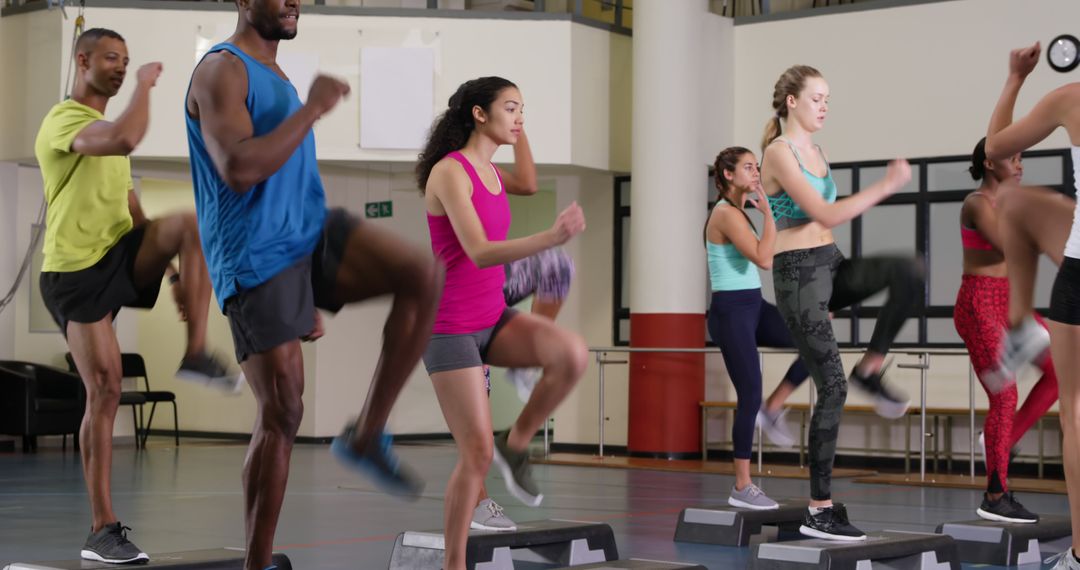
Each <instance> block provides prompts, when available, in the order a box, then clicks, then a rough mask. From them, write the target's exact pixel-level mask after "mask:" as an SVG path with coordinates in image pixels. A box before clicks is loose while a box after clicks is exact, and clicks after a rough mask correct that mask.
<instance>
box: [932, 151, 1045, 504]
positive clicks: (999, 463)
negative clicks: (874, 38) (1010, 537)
mask: <svg viewBox="0 0 1080 570" xmlns="http://www.w3.org/2000/svg"><path fill="white" fill-rule="evenodd" d="M985 145H986V139H985V138H984V139H982V140H980V141H979V142H978V144H976V145H975V150H974V152H972V155H971V167H970V168H969V169H968V170H969V171H970V172H971V177H972V178H974V179H975V180H977V181H978V180H981V181H982V183H981V184H979V188H978V189H977V190H975V191H974V192H972V193H970V194H968V195H967V197H966V198H965V199H964V204H963V206H962V207H961V209H960V220H959V221H960V239H961V242H962V244H963V246H964V274H963V276H962V277H961V283H960V290H959V291H957V293H956V305H955V307H954V308H953V324H955V325H956V332H957V333H959V334H960V338H962V339H963V340H964V345H965V346H967V350H968V355H969V357H970V358H971V366H972V368H973V369H974V370H975V375H976V376H977V377H978V378H979V382H980V383H982V385H983V389H985V390H986V395H987V396H988V398H989V400H990V411H989V413H987V415H986V423H985V424H983V431H982V433H981V434H979V441H980V442H981V443H982V449H983V462H984V463H985V465H986V492H985V493H984V494H983V500H982V504H981V505H979V508H978V509H976V511H975V513H976V514H977V515H979V516H980V517H982V518H984V519H988V520H992V521H999V522H1007V523H1034V522H1038V520H1039V517H1038V515H1036V514H1034V513H1032V512H1030V511H1028V510H1027V509H1026V508H1024V506H1023V505H1021V504H1020V501H1018V500H1017V499H1016V497H1015V496H1014V495H1013V494H1012V493H1010V492H1009V462H1010V461H1011V460H1012V455H1013V452H1012V450H1013V449H1014V448H1015V447H1016V446H1017V444H1018V443H1019V442H1020V438H1022V437H1023V436H1024V433H1026V432H1027V430H1028V429H1030V428H1031V426H1033V425H1035V422H1036V421H1037V420H1038V419H1039V418H1040V417H1042V415H1043V414H1044V413H1045V412H1046V410H1048V409H1050V406H1053V405H1054V402H1056V401H1057V397H1058V381H1057V375H1056V374H1055V372H1054V365H1053V362H1051V361H1050V359H1049V358H1046V359H1045V360H1042V361H1041V362H1040V363H1039V364H1038V366H1039V368H1041V369H1042V372H1043V374H1042V379H1040V380H1039V382H1038V383H1037V384H1035V386H1034V387H1032V389H1031V392H1030V393H1029V394H1028V397H1027V399H1026V400H1024V405H1023V406H1021V407H1020V410H1019V411H1017V409H1016V403H1017V401H1018V396H1017V391H1016V379H1015V378H1014V377H1013V376H1012V375H1011V374H1009V373H1006V372H1003V371H1002V370H1001V368H1000V367H999V366H998V357H999V352H1000V349H1001V338H1002V336H1004V334H1005V327H1006V326H1007V325H1008V321H1009V278H1008V276H1007V275H1008V271H1007V270H1006V266H1005V255H1004V253H1002V246H1001V233H1000V232H999V230H998V215H997V198H998V193H999V192H1000V191H1001V187H1002V186H1004V185H1006V184H1009V183H1013V184H1016V183H1019V182H1020V178H1021V176H1022V175H1023V173H1024V168H1023V166H1022V164H1021V163H1020V155H1019V154H1015V155H1013V156H1010V157H1008V158H1006V159H1002V160H988V159H987V158H986V150H985ZM1036 318H1038V319H1039V321H1040V322H1041V318H1039V317H1038V316H1036Z"/></svg>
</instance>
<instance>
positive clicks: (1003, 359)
mask: <svg viewBox="0 0 1080 570" xmlns="http://www.w3.org/2000/svg"><path fill="white" fill-rule="evenodd" d="M1049 348H1050V333H1049V332H1048V331H1047V330H1046V329H1045V328H1043V326H1042V325H1040V324H1039V322H1038V321H1036V320H1035V318H1034V317H1031V316H1028V317H1025V318H1024V320H1023V321H1021V322H1020V324H1019V325H1018V326H1017V327H1016V328H1014V329H1009V330H1007V331H1006V332H1005V335H1004V336H1002V338H1001V348H1000V352H999V353H998V366H997V369H995V370H994V371H992V372H990V373H989V374H987V375H986V376H987V378H986V380H985V383H986V387H987V389H988V390H990V391H991V392H993V393H995V394H996V393H998V392H1000V391H1001V390H1003V389H1005V388H1008V387H1009V386H1011V385H1013V384H1015V383H1016V378H1017V377H1018V376H1019V375H1020V372H1021V371H1022V370H1023V369H1024V368H1026V367H1028V366H1029V365H1031V363H1033V362H1035V361H1036V360H1038V359H1039V358H1040V357H1042V355H1043V354H1045V353H1046V351H1047V350H1048V349H1049Z"/></svg>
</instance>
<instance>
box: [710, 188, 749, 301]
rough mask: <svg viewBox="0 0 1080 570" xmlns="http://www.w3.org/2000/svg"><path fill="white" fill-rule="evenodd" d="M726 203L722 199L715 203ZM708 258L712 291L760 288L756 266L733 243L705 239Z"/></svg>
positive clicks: (718, 204)
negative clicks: (719, 242) (713, 241)
mask: <svg viewBox="0 0 1080 570" xmlns="http://www.w3.org/2000/svg"><path fill="white" fill-rule="evenodd" d="M720 204H727V202H725V201H724V200H720V201H719V202H717V203H716V205H717V207H719V206H720ZM705 251H706V253H707V254H708V259H709V282H710V283H711V284H712V290H713V291H743V290H745V289H761V276H759V275H758V270H757V266H756V265H754V264H753V263H750V260H749V259H747V258H746V257H745V256H744V255H743V254H741V253H739V250H738V249H737V248H736V247H735V244H733V243H724V244H717V243H712V242H711V241H709V240H708V239H706V240H705Z"/></svg>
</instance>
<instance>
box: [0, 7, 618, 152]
mask: <svg viewBox="0 0 1080 570" xmlns="http://www.w3.org/2000/svg"><path fill="white" fill-rule="evenodd" d="M86 18H87V22H88V25H92V26H107V27H110V28H113V29H115V30H117V31H118V32H120V33H121V34H122V35H124V37H125V39H126V40H127V44H128V49H129V53H130V54H131V58H132V65H133V66H134V67H137V66H139V65H141V64H144V63H146V62H149V61H161V62H162V63H163V64H164V73H163V75H162V77H161V79H160V80H159V81H158V86H157V87H156V88H155V90H154V93H153V99H152V108H151V127H150V131H149V133H148V135H147V137H146V139H145V140H144V141H143V143H142V144H141V145H140V147H139V149H138V150H137V151H136V155H135V156H141V157H164V158H186V156H187V139H186V131H185V126H184V117H183V114H182V113H183V112H182V109H183V104H184V96H185V93H186V89H187V85H188V81H189V78H190V76H191V72H192V70H193V69H194V66H195V63H196V62H195V46H196V40H197V37H199V36H200V35H203V36H210V37H215V38H216V37H218V34H219V33H220V34H223V35H228V34H229V33H231V29H232V28H233V27H234V26H235V21H236V15H235V13H234V12H232V11H220V10H194V9H192V10H149V9H143V10H139V9H118V8H92V7H91V8H88V9H87V10H86ZM4 20H5V24H8V25H9V26H16V25H21V24H24V23H31V24H33V25H34V26H39V27H42V28H44V27H48V28H49V29H48V30H45V29H42V30H41V31H40V32H39V33H35V34H33V38H26V39H25V40H23V41H21V42H19V41H15V42H14V43H15V45H13V46H12V47H13V48H14V49H16V50H21V49H22V48H23V46H27V48H28V49H26V50H25V52H24V53H25V54H26V57H27V58H29V61H30V62H31V64H30V66H29V67H30V68H31V69H37V70H48V72H49V73H52V74H59V73H61V72H62V71H66V69H67V55H66V51H65V52H64V53H63V54H61V53H60V51H61V46H63V49H64V50H66V49H67V40H66V38H67V37H69V36H70V34H71V26H72V22H71V21H70V20H68V21H61V20H60V16H59V12H34V13H30V14H24V15H16V16H9V17H6V18H4ZM301 22H302V23H301V24H300V33H299V35H298V36H297V38H296V39H295V40H293V41H289V42H283V43H282V45H281V53H282V54H283V55H284V54H289V53H301V54H308V55H314V56H316V57H317V59H318V62H319V63H318V66H319V69H320V70H321V71H323V72H327V73H331V74H334V75H338V76H341V77H343V78H344V79H346V80H347V81H348V82H349V83H350V85H351V87H352V96H351V97H350V98H349V99H348V100H346V101H345V103H343V104H342V105H340V106H339V107H338V108H337V109H335V110H334V111H333V113H332V114H330V115H329V116H328V117H327V118H326V120H324V121H322V122H321V123H320V124H319V125H318V126H317V127H316V140H317V145H318V154H319V158H320V159H322V160H350V161H378V162H385V161H401V162H413V161H415V158H416V154H417V151H416V150H404V151H402V150H371V149H361V148H359V146H358V143H359V130H360V124H359V123H360V119H359V115H360V107H359V103H360V101H359V93H360V77H359V72H360V69H359V57H360V51H361V49H363V48H365V47H422V46H427V47H431V48H432V49H434V51H435V84H434V85H435V93H434V100H433V101H432V109H433V110H434V112H435V113H436V114H437V113H439V112H442V111H443V110H445V105H446V101H447V99H448V98H449V97H450V95H451V94H452V93H453V92H454V91H455V90H456V89H457V87H458V86H459V85H460V84H461V83H462V82H464V81H466V80H468V79H471V78H475V77H479V76H482V75H501V76H504V77H506V78H508V79H510V80H512V81H514V82H516V83H517V84H518V85H519V87H520V88H521V90H522V93H523V95H524V97H525V100H526V105H527V109H528V113H529V116H530V117H534V118H536V119H540V120H533V121H531V123H530V124H531V125H532V126H531V128H530V130H529V139H530V142H531V143H532V145H533V153H534V155H535V157H536V160H537V162H538V163H542V164H571V163H572V149H578V150H581V149H586V150H585V151H584V152H586V154H585V155H584V156H583V157H582V160H583V161H585V160H587V161H588V162H589V164H582V165H583V166H591V167H594V168H603V169H608V168H610V166H609V165H610V163H611V161H613V160H616V159H617V157H613V156H612V155H611V152H610V151H609V150H608V147H609V146H610V145H611V141H609V140H608V138H607V136H606V135H605V134H604V133H607V132H608V124H609V121H610V120H611V117H610V116H609V115H610V114H611V111H609V107H610V108H614V109H620V108H624V109H626V113H625V115H626V120H628V118H629V100H628V97H629V92H619V91H616V92H613V93H611V94H610V95H603V94H606V93H608V92H609V86H610V85H612V84H613V79H612V78H611V77H609V61H610V60H611V59H612V58H615V59H618V58H620V57H622V58H623V59H622V61H624V62H625V61H628V59H626V58H628V55H620V54H619V51H618V50H623V52H625V53H628V52H629V42H628V41H627V40H626V39H625V38H624V39H621V40H615V41H612V40H611V39H610V38H609V37H608V34H606V33H604V32H601V31H599V30H595V29H592V28H588V27H586V26H582V25H577V24H572V23H570V22H569V21H566V20H536V21H526V20H499V19H461V18H445V19H438V18H387V17H368V16H365V17H358V16H346V15H333V16H330V15H321V14H305V15H303V16H302V18H301ZM572 35H573V36H574V37H573V38H572ZM34 38H42V39H40V40H35V39H34ZM61 38H63V41H62V40H61ZM18 39H19V38H16V40H18ZM575 39H577V40H580V41H581V42H584V43H586V44H587V45H588V46H590V47H592V46H600V45H603V44H605V43H610V44H611V46H612V48H611V49H614V50H616V53H615V54H614V55H612V54H611V53H610V52H609V50H608V49H602V50H597V51H593V50H592V49H582V50H577V51H575V53H574V62H573V63H572V61H571V49H572V46H573V44H574V40H575ZM40 42H48V43H49V45H50V50H46V51H44V52H40V51H38V50H35V49H29V48H31V47H36V43H40ZM494 46H498V48H497V49H496V48H494ZM623 67H625V65H624V66H623ZM575 69H576V70H578V75H577V76H576V77H575V78H574V79H575V80H576V83H577V86H576V87H575V90H576V92H577V93H578V99H579V100H580V99H581V98H582V96H584V95H585V94H589V93H596V94H601V96H600V98H599V99H598V100H597V101H596V102H595V103H594V106H595V108H596V109H598V111H600V112H588V113H583V114H579V113H573V117H574V121H575V123H574V126H573V127H572V125H571V117H572V112H571V109H572V108H574V103H575V101H574V100H573V97H574V96H573V94H572V92H571V83H572V76H573V74H574V70H575ZM581 70H589V71H588V72H587V73H582V72H581ZM38 73H44V71H39V72H38ZM620 80H621V79H619V78H616V79H615V80H614V81H615V83H614V84H615V85H619V83H618V81H620ZM133 85H134V81H133V78H132V77H129V80H128V81H127V82H126V83H125V86H124V88H123V89H121V91H120V93H119V94H118V95H117V97H116V98H115V99H114V100H113V102H112V104H111V105H110V106H109V109H108V111H107V113H106V116H108V117H115V116H117V115H119V114H120V113H121V112H122V111H123V108H124V105H126V102H127V101H128V99H129V97H130V94H131V91H132V89H133ZM45 92H47V93H49V97H51V96H52V93H53V90H38V91H35V94H36V95H38V96H40V94H41V93H45ZM611 97H623V98H627V99H626V102H625V104H620V105H611V103H610V98H611ZM46 108H47V107H46ZM23 112H24V111H23V109H14V110H7V109H5V110H3V111H0V113H19V114H20V115H22V113H23ZM43 114H44V109H40V110H39V109H37V108H31V109H29V112H27V113H26V117H27V118H26V120H27V121H29V122H31V123H34V127H35V129H36V124H37V122H38V121H40V117H41V115H43ZM6 120H10V119H6ZM34 132H36V130H35V131H34ZM597 133H600V134H597ZM5 136H7V135H6V133H5V134H0V137H5ZM575 137H583V138H582V140H581V141H580V142H578V141H576V140H575ZM616 142H619V141H616ZM620 144H621V143H620ZM0 148H3V147H0ZM623 150H624V151H626V152H627V153H628V149H623ZM10 156H11V155H9V154H8V155H0V158H3V157H10ZM20 156H22V155H20ZM497 158H498V159H499V160H510V159H512V153H511V152H510V150H509V149H503V150H502V151H500V153H499V154H498V155H497ZM601 159H604V160H601ZM628 162H629V159H628V158H627V160H626V163H628Z"/></svg>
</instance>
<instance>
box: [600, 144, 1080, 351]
mask: <svg viewBox="0 0 1080 570" xmlns="http://www.w3.org/2000/svg"><path fill="white" fill-rule="evenodd" d="M885 165H886V161H868V162H851V163H836V164H833V165H832V172H833V179H834V180H835V181H836V185H837V189H838V193H839V195H840V196H846V195H849V194H851V193H852V192H855V191H857V189H858V188H862V187H865V186H868V185H870V184H873V183H874V182H875V181H877V180H879V179H881V178H882V177H883V176H884V174H885ZM969 165H970V158H969V157H968V156H945V157H935V158H922V159H915V160H912V161H911V167H912V178H911V182H910V183H909V184H908V185H907V186H906V187H905V188H903V189H901V190H900V192H897V193H896V194H894V195H893V196H891V197H889V199H888V200H885V201H884V202H882V203H881V204H879V205H878V206H876V207H874V208H873V209H871V210H870V211H868V212H866V213H865V214H863V215H862V216H861V217H859V218H856V219H854V220H852V222H851V223H850V224H845V225H843V226H840V227H837V228H834V229H833V234H834V236H835V237H836V243H837V246H838V247H839V248H840V250H841V251H842V252H844V255H846V256H848V257H849V258H852V259H854V258H858V257H862V256H870V255H879V254H889V253H896V254H902V255H912V254H917V255H919V256H920V257H922V258H923V259H924V260H925V261H926V272H927V275H926V288H925V290H924V291H923V301H924V302H923V303H919V304H918V305H917V306H916V307H913V309H912V317H911V318H910V319H909V320H908V322H907V323H906V324H905V325H904V327H903V329H901V331H900V334H899V336H898V337H897V339H896V345H897V346H928V347H958V346H963V343H962V342H961V341H960V337H959V335H957V334H956V329H955V328H954V327H953V323H952V313H953V302H954V301H955V299H956V291H957V289H959V287H960V274H961V272H962V269H961V268H962V262H963V257H962V249H961V246H960V227H959V219H960V205H961V203H962V202H963V200H964V197H965V196H967V194H968V193H969V192H971V190H972V189H974V188H975V186H976V185H977V184H976V183H974V182H973V181H972V180H971V176H969V175H968V172H967V169H968V166H969ZM1072 168H1073V166H1072V159H1071V156H1070V153H1069V151H1067V150H1049V151H1032V152H1027V153H1024V183H1025V184H1039V185H1045V186H1050V187H1052V188H1055V189H1057V190H1058V191H1060V192H1063V193H1066V194H1068V195H1070V196H1074V195H1075V190H1074V187H1073V174H1072V173H1073V170H1072ZM707 176H708V179H707V180H706V181H703V183H706V184H708V187H709V188H710V189H712V188H713V183H712V177H711V173H709V174H708V175H707ZM630 184H631V183H630V177H629V176H623V177H616V179H615V192H614V194H615V236H614V238H615V243H614V247H615V268H614V269H615V271H614V281H615V283H614V286H615V294H614V296H613V299H614V304H615V306H614V307H613V308H614V311H613V315H614V319H613V323H612V327H613V338H614V339H615V342H616V344H619V345H626V344H629V342H630V294H629V291H630V288H631V287H632V286H633V284H632V283H631V282H630V277H629V276H630V271H629V266H630V247H629V245H630V227H631V225H630V192H631V189H630ZM715 200H716V191H715V190H710V192H709V202H708V204H705V205H703V207H707V208H710V209H711V208H712V205H713V204H714V203H715ZM704 255H705V254H704V249H702V260H703V261H702V262H703V263H704ZM1055 272H1056V270H1055V268H1054V266H1053V264H1052V263H1050V261H1049V260H1047V259H1046V258H1045V256H1044V257H1043V259H1042V260H1041V261H1040V265H1039V275H1038V284H1039V286H1038V287H1037V289H1036V295H1035V303H1036V306H1037V307H1046V306H1047V305H1049V302H1050V299H1049V289H1050V287H1049V285H1050V283H1051V282H1052V281H1053V278H1054V274H1055ZM761 281H762V293H763V294H764V295H765V298H766V299H770V300H771V299H772V279H771V277H770V276H769V275H767V274H763V275H762V280H761ZM883 302H884V295H883V294H879V295H876V296H874V297H871V298H869V299H867V300H866V301H864V302H863V303H861V304H859V305H856V306H854V307H851V308H849V309H844V310H842V311H838V312H837V313H836V314H835V316H834V320H833V329H834V331H835V332H836V338H837V340H838V341H839V342H840V345H841V346H864V345H866V344H867V343H868V342H869V340H870V334H871V332H872V331H873V327H874V321H875V319H876V318H877V316H878V311H880V310H881V304H882V303H883ZM706 338H708V337H707V335H706Z"/></svg>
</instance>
